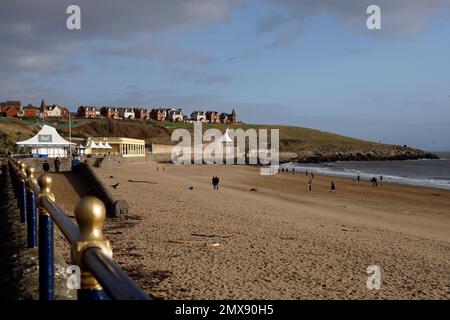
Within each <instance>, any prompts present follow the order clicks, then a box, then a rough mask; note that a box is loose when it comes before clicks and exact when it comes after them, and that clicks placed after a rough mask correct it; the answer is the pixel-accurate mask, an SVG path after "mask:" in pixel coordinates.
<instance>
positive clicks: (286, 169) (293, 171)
mask: <svg viewBox="0 0 450 320" xmlns="http://www.w3.org/2000/svg"><path fill="white" fill-rule="evenodd" d="M291 171H292V174H294V173H295V168H292V170H291ZM278 172H279V173H285V172H286V173H288V172H289V168H278Z"/></svg>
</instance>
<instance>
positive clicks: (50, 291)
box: [8, 158, 150, 300]
mask: <svg viewBox="0 0 450 320" xmlns="http://www.w3.org/2000/svg"><path fill="white" fill-rule="evenodd" d="M8 166H9V172H10V176H11V182H12V187H13V190H14V193H15V196H16V199H17V204H18V207H19V209H20V220H21V222H22V223H24V224H27V246H28V248H36V247H38V254H39V299H40V300H54V299H55V290H54V286H55V285H54V283H55V280H54V279H55V270H54V269H55V268H54V224H55V223H56V225H57V226H58V228H59V229H60V230H61V232H62V234H63V235H64V237H65V238H66V239H67V240H68V242H69V243H70V245H71V260H72V264H73V265H77V266H78V267H79V268H80V270H81V284H80V288H79V289H78V299H79V300H106V299H115V300H149V299H150V297H149V296H147V295H146V294H145V293H144V292H143V291H142V290H141V289H140V288H139V287H138V285H137V284H136V283H135V282H134V281H133V280H132V279H130V277H128V275H127V274H126V273H125V272H123V271H122V269H121V268H120V267H119V266H118V265H117V264H116V263H115V262H114V261H113V259H112V248H111V244H110V242H109V241H108V240H107V239H106V238H105V237H104V235H103V227H104V224H105V219H106V209H105V206H104V204H103V202H102V201H100V200H99V199H98V198H96V197H91V196H88V197H84V198H82V199H81V200H80V201H79V202H78V204H77V205H76V207H75V220H76V222H77V223H75V222H73V221H72V220H71V219H70V218H69V217H68V216H67V215H66V213H65V212H64V211H63V210H62V209H61V208H60V207H59V206H58V204H57V202H56V201H55V196H54V194H53V193H52V189H51V188H52V178H51V177H50V175H48V174H43V175H41V176H40V177H39V179H38V181H36V179H35V177H34V173H35V170H34V168H33V167H31V166H28V167H26V165H25V164H24V163H23V162H21V161H17V160H16V159H14V158H8Z"/></svg>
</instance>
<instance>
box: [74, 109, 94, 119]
mask: <svg viewBox="0 0 450 320" xmlns="http://www.w3.org/2000/svg"><path fill="white" fill-rule="evenodd" d="M77 115H78V116H79V117H81V118H86V119H92V118H97V117H98V116H99V111H98V110H97V107H94V106H81V107H79V108H78V111H77Z"/></svg>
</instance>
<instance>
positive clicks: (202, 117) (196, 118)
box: [191, 111, 206, 122]
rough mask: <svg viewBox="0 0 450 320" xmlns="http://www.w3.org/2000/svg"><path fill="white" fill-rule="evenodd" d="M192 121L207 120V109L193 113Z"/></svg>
mask: <svg viewBox="0 0 450 320" xmlns="http://www.w3.org/2000/svg"><path fill="white" fill-rule="evenodd" d="M191 120H192V121H199V122H206V112H205V111H194V112H192V113H191Z"/></svg>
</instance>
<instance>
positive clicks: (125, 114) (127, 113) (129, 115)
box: [119, 108, 134, 119]
mask: <svg viewBox="0 0 450 320" xmlns="http://www.w3.org/2000/svg"><path fill="white" fill-rule="evenodd" d="M119 117H120V118H123V119H134V109H133V108H119Z"/></svg>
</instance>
